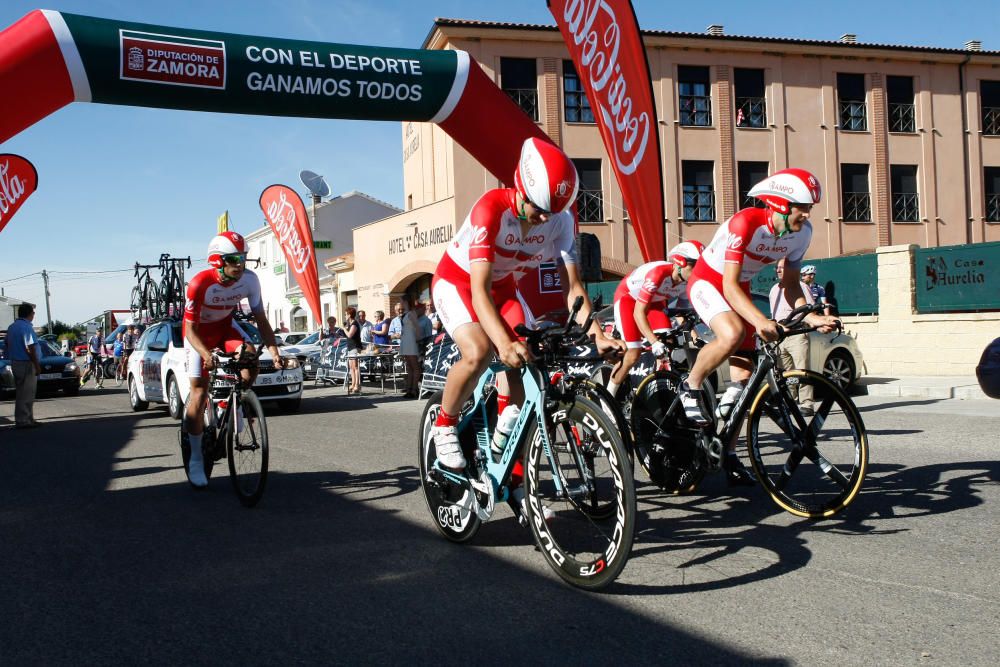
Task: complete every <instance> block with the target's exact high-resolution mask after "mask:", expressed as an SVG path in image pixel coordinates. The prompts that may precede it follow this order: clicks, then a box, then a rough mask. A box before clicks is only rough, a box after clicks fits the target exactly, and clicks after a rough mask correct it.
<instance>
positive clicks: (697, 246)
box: [667, 241, 705, 269]
mask: <svg viewBox="0 0 1000 667" xmlns="http://www.w3.org/2000/svg"><path fill="white" fill-rule="evenodd" d="M703 252H705V244H704V243H702V242H701V241H684V242H683V243H678V244H677V245H675V246H674V247H673V248H671V249H670V252H668V253H667V259H668V260H670V261H671V262H673V263H674V264H676V265H677V266H679V267H680V268H682V269H683V268H684V267H685V266H692V265H693V264H694V263H695V262H697V261H698V260H699V259H700V258H701V253H703Z"/></svg>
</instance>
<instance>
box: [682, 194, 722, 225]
mask: <svg viewBox="0 0 1000 667" xmlns="http://www.w3.org/2000/svg"><path fill="white" fill-rule="evenodd" d="M684 219H685V220H693V221H696V222H707V221H714V220H715V193H714V192H711V191H707V190H694V189H691V188H690V187H688V186H685V188H684Z"/></svg>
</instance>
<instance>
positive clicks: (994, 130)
mask: <svg viewBox="0 0 1000 667" xmlns="http://www.w3.org/2000/svg"><path fill="white" fill-rule="evenodd" d="M983 134H992V135H998V134H1000V107H983Z"/></svg>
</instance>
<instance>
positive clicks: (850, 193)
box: [840, 164, 872, 222]
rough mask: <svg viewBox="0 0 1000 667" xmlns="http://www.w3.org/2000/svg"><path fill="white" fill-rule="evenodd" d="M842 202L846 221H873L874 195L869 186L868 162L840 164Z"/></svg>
mask: <svg viewBox="0 0 1000 667" xmlns="http://www.w3.org/2000/svg"><path fill="white" fill-rule="evenodd" d="M840 186H841V188H843V192H842V193H841V196H842V198H843V199H842V201H841V204H842V206H843V209H844V221H845V222H871V221H872V196H871V191H870V190H869V188H868V165H867V164H842V165H840Z"/></svg>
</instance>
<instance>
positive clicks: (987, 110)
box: [979, 81, 1000, 136]
mask: <svg viewBox="0 0 1000 667" xmlns="http://www.w3.org/2000/svg"><path fill="white" fill-rule="evenodd" d="M979 93H980V98H981V99H980V104H981V105H982V108H983V134H991V135H994V136H996V135H1000V81H981V82H980V84H979Z"/></svg>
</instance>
